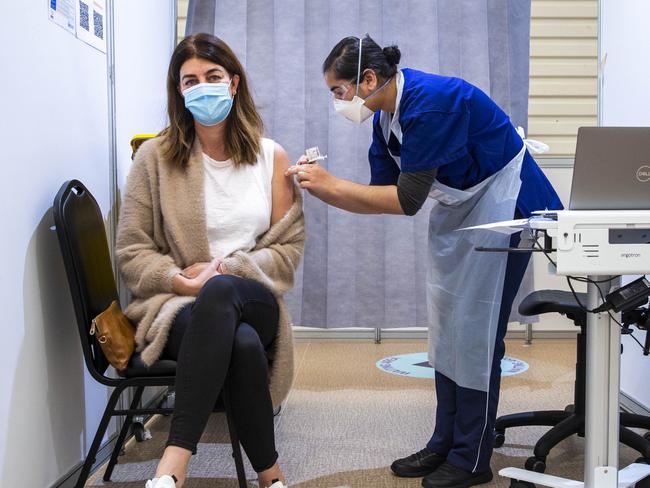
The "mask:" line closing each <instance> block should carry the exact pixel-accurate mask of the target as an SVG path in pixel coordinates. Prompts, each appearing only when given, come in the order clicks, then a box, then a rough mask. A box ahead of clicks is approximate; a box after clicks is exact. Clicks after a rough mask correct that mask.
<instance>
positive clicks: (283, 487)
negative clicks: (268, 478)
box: [269, 481, 289, 488]
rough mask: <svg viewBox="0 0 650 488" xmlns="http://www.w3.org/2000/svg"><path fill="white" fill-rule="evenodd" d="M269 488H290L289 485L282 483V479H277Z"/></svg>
mask: <svg viewBox="0 0 650 488" xmlns="http://www.w3.org/2000/svg"><path fill="white" fill-rule="evenodd" d="M269 488H289V487H288V486H287V485H285V484H284V483H282V481H276V482H275V483H273V484H272V485H271V486H269Z"/></svg>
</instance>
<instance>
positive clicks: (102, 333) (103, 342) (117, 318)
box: [90, 300, 135, 371]
mask: <svg viewBox="0 0 650 488" xmlns="http://www.w3.org/2000/svg"><path fill="white" fill-rule="evenodd" d="M90 335H94V336H95V337H97V342H99V346H100V347H101V348H102V351H103V352H104V356H106V359H107V360H108V362H109V363H111V366H113V367H114V368H115V369H117V370H118V371H121V370H124V369H126V367H127V365H128V364H129V359H131V356H132V355H133V351H134V350H135V327H133V324H132V323H131V322H130V321H129V319H128V318H126V315H124V313H123V312H122V309H121V308H120V304H119V303H118V302H117V300H113V301H112V302H111V304H110V305H109V307H108V308H107V309H106V310H104V311H103V312H102V313H100V314H99V315H98V316H97V317H95V318H94V319H93V321H92V324H91V327H90Z"/></svg>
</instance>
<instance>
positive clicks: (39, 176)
mask: <svg viewBox="0 0 650 488" xmlns="http://www.w3.org/2000/svg"><path fill="white" fill-rule="evenodd" d="M169 1H171V0H169ZM48 3H49V2H47V1H44V0H41V1H30V2H2V15H1V16H0V66H2V76H0V93H1V95H0V100H1V101H0V111H1V112H2V117H1V118H0V147H2V151H1V152H0V154H1V156H0V158H1V161H2V169H3V175H2V178H0V194H2V198H3V201H2V205H1V206H0V220H1V221H2V222H3V237H2V240H1V244H0V245H1V246H2V257H3V266H2V274H1V277H2V281H1V282H0V287H1V293H0V296H1V297H2V298H1V299H2V310H3V312H4V314H3V327H2V331H3V337H2V339H3V340H2V354H0V371H2V375H0V392H1V393H0V486H2V487H21V488H22V487H27V488H32V487H34V488H42V487H47V486H51V485H52V484H53V483H55V482H57V481H58V480H60V479H61V477H62V476H64V475H65V474H66V473H68V472H70V471H71V470H72V469H74V468H75V467H76V466H77V465H78V463H79V461H80V460H81V459H82V457H83V455H84V453H85V451H86V449H87V448H88V445H89V442H90V439H91V437H92V435H93V434H94V431H95V428H96V426H97V424H98V422H99V418H100V416H101V413H102V411H103V408H104V406H105V403H106V399H107V394H108V392H107V390H106V389H105V388H103V387H99V386H98V385H97V384H96V383H95V382H94V381H93V380H92V379H90V378H89V377H88V376H87V374H86V373H85V370H84V367H83V362H82V357H81V350H80V345H79V339H78V335H77V331H76V325H75V322H74V314H73V311H72V303H71V299H70V294H69V291H68V287H67V281H66V278H65V274H64V270H63V264H62V260H61V258H60V253H59V247H58V242H57V240H56V236H55V234H54V232H53V230H52V229H51V227H52V225H53V221H52V213H51V205H52V200H53V198H54V195H55V194H56V192H57V190H58V189H59V187H60V185H61V184H62V183H63V182H64V181H65V180H68V179H72V178H78V179H80V180H81V181H83V182H84V183H85V184H86V186H88V188H89V189H90V190H91V192H92V193H93V194H94V195H95V198H96V199H97V200H98V202H99V204H100V206H101V208H102V211H103V213H104V214H105V215H106V214H107V213H108V212H109V206H110V204H109V198H110V197H109V194H110V192H109V181H110V180H109V160H108V149H109V138H108V133H109V130H108V103H107V69H106V56H105V54H103V53H101V52H99V51H97V50H95V49H93V48H92V47H90V46H88V45H87V44H84V43H82V42H81V41H79V40H77V39H76V38H75V37H74V36H73V35H71V34H69V33H68V32H66V31H64V30H63V29H62V28H60V27H58V26H57V25H55V24H54V23H52V22H50V21H49V20H48V18H47V13H48V10H47V5H48ZM117 3H118V6H119V8H120V10H121V12H122V13H124V12H126V11H125V10H124V9H125V8H126V7H125V5H127V3H128V4H129V7H128V8H129V9H130V10H131V12H133V13H135V14H137V16H139V19H138V20H137V21H138V27H139V36H140V37H139V39H137V40H136V39H135V38H133V37H132V38H131V39H132V42H133V43H134V45H133V49H134V50H137V49H138V46H139V45H140V46H141V45H143V44H147V45H148V44H154V45H158V44H161V45H162V46H163V49H162V51H163V52H164V53H162V54H161V51H155V50H154V51H155V54H156V56H158V55H160V56H162V57H163V59H165V58H168V55H169V48H170V41H169V40H168V39H169V38H170V37H171V17H170V16H169V9H167V10H166V9H163V8H161V4H162V2H160V1H155V2H154V1H153V0H152V1H148V2H142V1H137V2H136V1H133V0H117ZM154 3H155V4H156V6H155V8H154V6H153V5H154ZM131 4H132V5H131ZM144 4H146V5H147V6H148V7H149V8H148V9H147V10H146V11H144V10H143V8H142V7H143V5H144ZM165 5H171V4H170V3H169V2H166V3H165ZM123 17H128V15H126V16H123ZM130 20H131V24H130V25H131V26H133V25H134V24H135V23H136V19H135V17H132V18H131V19H130ZM156 26H158V27H159V30H158V31H156V28H157V27H156ZM133 31H134V30H133V29H132V31H131V34H133ZM118 36H119V29H118ZM123 51H124V49H123ZM146 54H147V53H143V55H142V56H140V60H139V64H138V65H133V66H132V69H133V70H135V71H137V70H142V71H145V72H146V73H147V74H148V75H153V74H154V73H155V74H156V75H158V76H160V73H159V71H157V70H158V64H159V59H156V66H155V67H153V68H151V69H148V68H147V66H148V65H149V64H150V58H149V57H148V56H147V55H146ZM132 55H134V54H132ZM130 82H131V81H124V82H123V84H122V85H120V90H121V91H122V92H124V93H128V92H131V93H136V92H140V93H145V94H146V96H145V97H144V98H143V100H145V103H146V105H147V107H150V106H151V104H152V102H151V100H152V99H153V98H155V93H156V91H157V88H156V87H153V86H152V85H148V86H141V84H140V83H137V84H136V86H132V87H129V86H128V83H130ZM163 97H164V94H163ZM156 105H157V103H156ZM132 113H137V114H138V116H137V118H138V120H139V121H142V120H143V119H141V118H140V114H141V113H142V112H141V111H140V107H137V106H136V105H133V106H132ZM146 113H147V114H151V111H147V112H146ZM123 116H124V117H125V118H127V117H128V116H129V114H126V113H125V114H124V115H123ZM158 121H159V119H158V118H156V120H155V122H151V121H150V122H149V123H151V125H156V124H157V123H158ZM121 127H124V125H122V126H121ZM124 130H126V128H125V129H124ZM127 144H128V142H127Z"/></svg>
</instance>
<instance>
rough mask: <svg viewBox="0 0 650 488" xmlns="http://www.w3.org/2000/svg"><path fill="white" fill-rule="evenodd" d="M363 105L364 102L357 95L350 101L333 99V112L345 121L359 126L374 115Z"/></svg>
mask: <svg viewBox="0 0 650 488" xmlns="http://www.w3.org/2000/svg"><path fill="white" fill-rule="evenodd" d="M365 103H366V101H365V100H364V99H363V98H361V97H360V96H358V95H355V96H354V98H353V99H352V100H339V99H337V98H335V99H334V110H336V113H337V114H341V115H342V116H343V117H345V118H346V119H348V120H351V121H352V122H356V123H357V124H360V123H361V122H363V121H364V120H368V118H369V117H371V116H372V114H373V113H374V112H373V111H372V110H370V109H369V108H368V107H366V105H365Z"/></svg>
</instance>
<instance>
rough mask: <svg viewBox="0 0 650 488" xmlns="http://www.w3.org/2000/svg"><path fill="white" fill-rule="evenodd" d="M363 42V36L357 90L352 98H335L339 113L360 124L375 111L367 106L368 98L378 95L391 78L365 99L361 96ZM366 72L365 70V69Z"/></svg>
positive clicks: (335, 106)
mask: <svg viewBox="0 0 650 488" xmlns="http://www.w3.org/2000/svg"><path fill="white" fill-rule="evenodd" d="M362 44H363V38H361V39H359V63H358V65H357V91H356V93H355V95H354V98H353V99H352V100H339V99H338V98H335V99H334V100H333V103H334V110H336V113H337V114H341V115H342V116H343V117H345V118H346V119H348V120H351V121H352V122H356V123H357V124H360V123H361V122H363V121H365V120H368V118H369V117H371V116H372V114H373V113H374V112H373V111H372V110H370V109H369V108H368V107H366V100H368V99H369V98H370V97H372V96H373V95H376V94H377V93H378V92H379V91H381V89H382V88H384V87H385V86H386V85H387V84H388V82H389V81H390V79H388V80H386V82H385V83H384V84H383V85H381V86H380V87H379V88H377V90H375V91H374V93H371V94H370V95H368V96H367V97H366V98H365V99H363V98H361V97H360V96H359V82H360V81H361V46H362ZM364 73H365V71H364Z"/></svg>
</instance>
